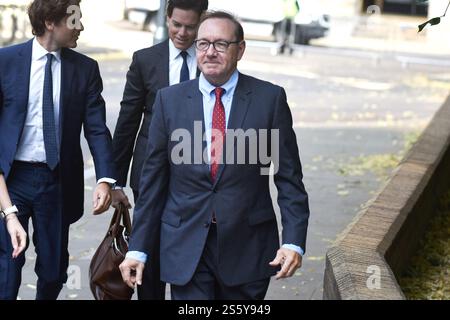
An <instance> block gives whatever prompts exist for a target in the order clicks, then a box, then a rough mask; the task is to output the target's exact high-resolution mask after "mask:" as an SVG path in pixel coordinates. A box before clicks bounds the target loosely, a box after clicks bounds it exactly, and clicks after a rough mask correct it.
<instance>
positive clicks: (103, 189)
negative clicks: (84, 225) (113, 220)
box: [93, 182, 111, 214]
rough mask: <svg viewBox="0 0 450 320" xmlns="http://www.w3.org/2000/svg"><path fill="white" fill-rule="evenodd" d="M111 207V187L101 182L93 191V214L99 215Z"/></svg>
mask: <svg viewBox="0 0 450 320" xmlns="http://www.w3.org/2000/svg"><path fill="white" fill-rule="evenodd" d="M110 205H111V187H110V186H109V184H107V183H106V182H101V183H99V184H98V185H97V187H96V188H95V190H94V196H93V207H94V208H93V209H94V214H100V213H103V212H105V211H106V210H108V209H109V206H110Z"/></svg>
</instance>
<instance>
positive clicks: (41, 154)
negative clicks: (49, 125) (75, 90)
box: [15, 38, 61, 162]
mask: <svg viewBox="0 0 450 320" xmlns="http://www.w3.org/2000/svg"><path fill="white" fill-rule="evenodd" d="M47 53H49V52H48V51H47V50H46V49H45V48H44V47H42V46H41V44H40V43H39V42H38V41H37V40H36V38H34V40H33V49H32V54H31V69H30V87H29V90H28V109H27V117H26V119H25V125H24V127H23V131H22V136H21V138H20V142H19V145H18V148H17V152H16V156H15V160H19V161H27V162H46V158H45V146H44V134H43V131H42V99H43V94H44V75H45V64H46V63H47V57H46V54H47ZM50 53H51V54H52V55H53V57H54V59H52V80H53V107H54V113H55V125H56V142H57V146H58V150H59V143H60V141H59V132H60V127H59V124H60V123H59V122H60V121H59V97H60V91H61V50H58V51H54V52H50Z"/></svg>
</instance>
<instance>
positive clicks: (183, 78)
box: [180, 51, 189, 82]
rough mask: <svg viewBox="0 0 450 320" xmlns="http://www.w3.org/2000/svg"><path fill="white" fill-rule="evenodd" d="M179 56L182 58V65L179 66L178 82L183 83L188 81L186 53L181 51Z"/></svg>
mask: <svg viewBox="0 0 450 320" xmlns="http://www.w3.org/2000/svg"><path fill="white" fill-rule="evenodd" d="M180 54H181V56H182V57H183V65H182V66H181V72H180V82H183V81H188V80H189V68H188V65H187V55H188V53H187V52H186V51H181V53H180Z"/></svg>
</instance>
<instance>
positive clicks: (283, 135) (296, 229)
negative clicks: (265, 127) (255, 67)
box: [272, 88, 309, 251]
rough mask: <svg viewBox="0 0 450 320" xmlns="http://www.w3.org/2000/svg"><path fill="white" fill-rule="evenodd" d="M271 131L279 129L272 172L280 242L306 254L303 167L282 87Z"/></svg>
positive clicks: (306, 220) (306, 198) (305, 203)
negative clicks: (279, 227)
mask: <svg viewBox="0 0 450 320" xmlns="http://www.w3.org/2000/svg"><path fill="white" fill-rule="evenodd" d="M272 128H273V129H278V130H279V141H278V147H279V148H278V157H275V158H278V160H277V159H275V160H274V166H275V170H276V169H278V171H276V172H275V176H274V180H275V185H276V187H277V189H278V205H279V207H280V212H281V223H282V226H283V233H282V243H284V244H294V245H296V246H299V247H301V248H302V249H303V251H305V250H306V248H305V245H306V233H307V227H308V218H309V204H308V195H307V193H306V190H305V186H304V185H303V182H302V179H303V174H302V166H301V162H300V157H299V151H298V147H297V139H296V137H295V132H294V130H293V127H292V115H291V111H290V109H289V106H288V104H287V100H286V93H285V91H284V89H282V88H280V90H279V94H278V97H277V102H276V108H275V113H274V118H273V124H272ZM272 151H273V150H272Z"/></svg>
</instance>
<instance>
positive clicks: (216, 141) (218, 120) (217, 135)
mask: <svg viewBox="0 0 450 320" xmlns="http://www.w3.org/2000/svg"><path fill="white" fill-rule="evenodd" d="M214 92H215V94H216V103H215V104H214V111H213V118H212V132H211V178H212V180H213V181H215V180H216V176H217V171H218V170H219V160H220V159H221V157H222V151H223V143H224V140H225V128H226V121H225V109H224V107H223V104H222V95H223V94H224V92H225V89H223V88H216V89H215V90H214Z"/></svg>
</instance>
